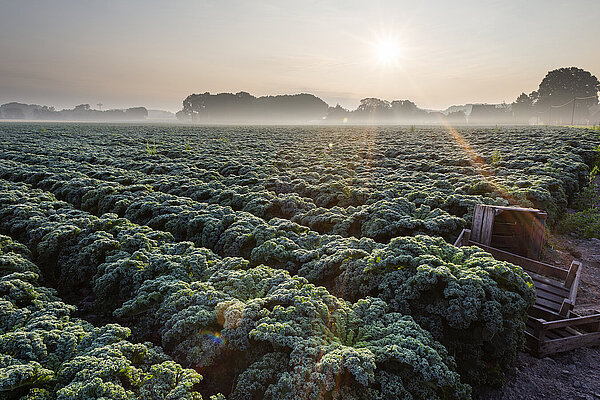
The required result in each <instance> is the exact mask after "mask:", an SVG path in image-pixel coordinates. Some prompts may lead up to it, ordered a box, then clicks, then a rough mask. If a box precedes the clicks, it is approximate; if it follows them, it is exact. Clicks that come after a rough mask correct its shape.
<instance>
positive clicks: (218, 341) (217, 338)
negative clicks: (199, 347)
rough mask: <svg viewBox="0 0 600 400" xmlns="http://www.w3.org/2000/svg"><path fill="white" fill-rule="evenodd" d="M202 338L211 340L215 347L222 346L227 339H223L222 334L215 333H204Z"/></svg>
mask: <svg viewBox="0 0 600 400" xmlns="http://www.w3.org/2000/svg"><path fill="white" fill-rule="evenodd" d="M201 334H202V336H203V337H205V338H207V339H209V340H210V341H211V342H213V343H214V344H215V345H222V344H224V343H225V339H223V338H222V337H221V333H219V332H213V331H202V332H201Z"/></svg>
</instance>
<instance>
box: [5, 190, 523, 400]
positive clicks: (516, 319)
mask: <svg viewBox="0 0 600 400" xmlns="http://www.w3.org/2000/svg"><path fill="white" fill-rule="evenodd" d="M1 193H2V197H1V198H0V217H1V220H2V223H1V224H0V228H1V229H3V230H4V231H7V232H10V234H11V235H12V236H14V237H18V238H20V239H21V240H23V241H24V242H26V243H28V245H29V246H30V248H32V249H35V250H36V253H37V255H36V257H37V259H38V261H39V263H40V265H43V266H44V270H47V271H48V272H49V275H48V279H54V280H55V281H56V282H58V283H57V286H58V287H59V289H60V290H61V291H63V292H73V291H75V292H77V290H79V291H82V290H83V292H82V293H81V295H82V296H83V295H86V293H85V289H82V288H85V287H86V286H87V287H88V288H90V289H91V291H92V292H93V294H94V297H95V301H94V303H95V305H94V307H95V310H96V312H100V311H103V312H104V314H107V315H108V314H110V313H111V312H113V311H114V312H115V314H116V315H118V316H119V317H120V318H123V319H124V320H128V321H129V322H130V323H131V324H132V325H135V326H136V327H137V328H136V329H134V332H145V333H146V334H148V332H159V333H160V338H159V340H160V341H161V343H162V345H163V347H164V349H165V351H166V352H167V353H168V354H170V355H172V356H173V357H175V359H176V360H177V361H179V362H182V363H183V364H184V365H188V366H189V365H191V364H190V363H196V364H194V366H196V367H202V368H206V370H205V369H201V372H202V374H203V375H205V376H206V375H208V376H209V378H210V379H208V381H209V382H218V379H217V378H215V377H214V376H213V375H212V374H214V373H216V372H215V371H214V370H213V369H212V368H208V367H214V368H224V369H225V370H226V372H228V374H225V375H224V376H226V377H227V378H228V379H229V381H228V383H229V384H231V377H232V375H234V376H237V380H236V381H237V382H239V379H241V378H240V376H242V375H243V376H246V375H244V373H245V372H241V371H246V369H244V368H250V369H252V368H254V367H257V365H255V364H254V363H259V364H260V362H259V361H258V360H259V359H262V357H263V356H265V357H266V353H264V352H265V351H267V350H266V348H268V349H270V350H273V349H280V348H282V349H284V350H285V351H284V350H282V351H283V352H284V353H285V352H288V354H287V355H286V356H285V357H287V358H285V357H284V356H283V355H281V356H277V357H284V358H280V359H279V361H280V362H283V363H284V364H285V363H287V364H288V365H290V367H293V368H292V369H293V370H294V371H296V372H299V371H300V370H299V369H298V368H299V367H298V365H297V364H295V362H301V363H302V365H304V364H305V363H307V362H308V360H307V359H306V357H307V355H306V354H305V353H302V355H300V354H297V353H298V352H300V350H299V348H298V350H297V351H296V349H297V347H298V346H300V347H302V349H303V350H302V352H308V353H310V354H319V353H320V354H323V352H325V353H327V352H326V351H325V348H327V349H330V348H331V351H334V350H335V351H334V353H335V354H336V356H335V357H334V356H333V355H332V356H331V357H332V360H330V361H332V362H333V359H336V360H337V361H336V362H340V363H341V364H340V365H347V363H349V362H350V361H348V360H346V361H343V360H345V357H346V356H348V357H350V359H352V360H355V361H357V362H358V360H356V359H355V356H350V355H349V354H348V355H344V354H346V353H345V352H346V351H349V352H351V353H352V352H355V351H358V350H356V349H357V348H360V349H363V345H364V346H366V347H365V348H368V349H370V352H371V353H369V354H368V357H367V358H369V357H371V359H372V360H374V361H373V362H372V363H371V365H373V366H376V367H377V368H376V369H375V370H373V371H379V372H383V371H386V370H387V369H388V368H391V370H390V371H396V368H397V365H396V363H397V360H396V361H393V360H390V359H389V357H393V356H394V355H393V354H397V353H395V352H392V353H391V354H390V353H389V351H390V349H391V348H386V350H385V351H386V352H388V353H386V356H385V359H381V362H377V359H378V358H377V357H379V356H376V355H371V354H375V353H377V354H380V353H378V352H377V351H376V350H377V349H378V348H379V347H378V346H382V344H383V343H386V342H387V341H388V339H385V340H384V338H383V337H382V336H381V335H383V334H386V333H385V332H388V333H387V334H386V335H392V333H393V336H394V337H400V338H402V337H404V339H402V340H400V339H398V340H400V343H398V342H395V341H393V340H392V342H391V344H390V346H392V347H393V346H396V347H397V346H400V348H402V346H406V345H405V344H404V342H403V341H404V340H408V339H406V337H405V336H403V335H402V334H401V332H403V330H401V329H399V327H398V326H397V324H400V323H401V324H409V325H410V329H409V330H411V331H413V333H412V334H411V335H412V336H411V337H413V339H411V341H414V338H417V337H420V336H421V335H424V336H423V339H419V340H422V341H425V342H427V343H435V342H432V340H433V338H431V336H429V335H430V334H433V337H435V338H439V339H440V340H442V342H443V343H444V345H445V346H446V347H448V349H449V351H451V352H455V353H457V361H458V370H459V371H460V372H461V374H463V376H464V379H467V380H470V381H477V380H479V381H485V380H486V379H490V378H491V377H492V376H489V375H493V373H492V374H489V371H486V369H485V368H483V367H484V366H492V365H496V370H495V372H498V370H500V369H504V368H506V365H508V364H509V363H510V361H511V358H513V359H514V356H515V354H516V351H517V349H518V348H519V346H520V345H521V344H522V340H523V337H522V329H523V324H524V320H525V314H524V313H525V309H526V308H527V307H528V305H529V304H530V303H531V301H532V300H533V291H532V289H531V282H530V281H529V279H528V278H527V276H526V275H525V274H524V273H523V271H522V270H520V268H517V267H514V266H512V265H510V264H507V263H502V262H497V261H494V260H493V259H492V258H491V257H490V256H489V255H487V254H486V253H484V252H482V251H481V250H479V249H477V248H467V249H456V248H454V247H453V246H449V245H447V244H446V243H445V242H444V241H443V240H441V239H433V238H429V237H416V238H399V239H397V240H395V241H392V242H391V243H390V244H389V245H386V246H384V245H377V244H376V243H375V242H372V241H371V245H372V246H376V247H377V246H379V248H377V249H371V251H370V252H369V251H367V250H368V249H360V248H356V249H348V251H346V252H341V253H338V254H337V256H338V257H343V259H341V260H339V265H340V266H342V267H344V268H352V269H353V273H352V274H346V275H344V277H343V278H342V279H341V280H340V284H341V285H346V284H347V285H348V286H354V287H359V291H361V290H362V291H361V292H360V293H361V295H363V294H370V293H375V294H377V295H378V298H375V297H370V296H369V295H364V296H363V297H361V299H359V300H358V301H357V302H355V303H354V304H351V303H348V302H346V301H344V300H341V299H339V298H336V297H334V296H332V295H330V294H329V293H328V292H327V291H326V290H325V289H323V288H318V287H316V286H313V285H312V284H309V283H308V282H307V281H306V280H305V279H304V278H301V277H290V275H289V274H288V273H287V272H285V271H281V270H277V269H272V268H270V267H266V266H257V267H251V268H250V267H249V266H248V265H247V262H245V261H244V260H242V259H223V260H221V259H219V258H218V256H216V255H214V254H213V253H212V252H210V251H208V250H206V249H196V248H195V247H194V246H193V245H192V244H191V243H185V242H182V243H178V242H176V241H174V240H173V237H172V236H171V235H168V234H165V233H160V232H157V231H152V230H151V229H150V228H147V227H142V226H138V225H134V224H131V223H130V222H128V221H127V220H124V219H118V218H116V216H113V215H110V214H108V215H105V216H103V217H102V218H97V217H93V216H91V215H89V214H87V213H85V212H82V211H79V210H76V209H73V208H72V207H71V206H70V205H68V204H66V203H64V202H60V201H57V200H56V199H54V197H53V196H52V195H50V194H48V193H45V192H41V191H39V190H33V189H31V188H29V187H28V186H27V185H24V184H14V183H8V182H3V183H2V191H1ZM352 240H354V241H355V244H357V245H359V246H360V242H363V243H364V242H365V241H368V240H367V239H363V240H362V241H357V240H356V239H352ZM53 271H55V275H56V274H58V277H56V276H55V277H54V278H52V276H53V275H52V274H53ZM340 277H342V275H340V276H339V277H338V278H340ZM344 281H345V282H344ZM315 302H316V303H317V304H314V303H315ZM311 304H313V305H311ZM307 307H308V308H307ZM365 307H366V309H365V310H367V309H368V315H366V316H364V314H361V313H360V312H359V310H362V309H363V308H365ZM230 308H231V309H230ZM337 309H342V311H339V312H340V313H342V314H343V315H345V317H343V318H344V320H345V321H347V320H348V319H351V320H352V321H354V322H353V324H352V325H351V326H352V327H351V328H348V327H347V326H346V325H347V323H348V322H343V323H342V324H343V325H344V328H343V329H342V328H341V327H340V328H336V327H335V324H333V325H332V323H333V322H332V321H333V320H334V319H337V318H342V317H341V316H335V315H337V314H336V312H335V311H336V310H337ZM311 310H312V311H311ZM351 310H353V311H351ZM375 310H378V311H375ZM361 312H362V311H361ZM365 312H367V311H365ZM398 312H400V313H401V314H410V315H412V316H413V317H414V319H415V320H417V322H419V324H420V325H421V326H423V327H424V328H426V329H428V330H430V331H431V333H425V331H423V330H422V329H421V328H419V327H418V325H416V324H415V323H414V322H412V319H410V318H408V317H402V316H401V315H400V314H398ZM307 313H308V314H307ZM315 313H316V314H315ZM323 313H325V314H323ZM348 313H350V315H349V316H348ZM373 313H375V314H373ZM332 314H335V315H332ZM355 314H358V315H363V319H360V318H358V317H356V316H355ZM227 315H231V318H232V320H231V321H230V323H228V322H227V321H228V320H227ZM323 318H324V320H323ZM407 318H408V319H407ZM382 319H383V320H385V321H387V322H385V323H384V322H383V321H381V320H382ZM406 321H409V322H406ZM373 324H374V325H373ZM390 324H393V325H394V328H393V329H392V328H389V329H388V328H385V327H386V326H388V325H390ZM369 326H371V327H372V330H373V332H371V333H369V334H368V335H367V337H369V338H371V339H372V340H373V341H374V342H373V343H375V342H376V343H378V345H377V346H375V345H374V346H373V347H369V346H370V345H369V343H370V340H371V339H369V341H366V342H365V340H366V339H365V338H364V337H362V339H360V340H359V339H357V335H358V336H359V337H360V336H361V332H363V331H361V329H362V330H368V327H369ZM332 329H333V331H332ZM338 329H339V330H338ZM406 329H408V327H407V328H406ZM263 330H264V331H263ZM415 330H416V331H415ZM415 332H417V333H418V334H417V333H415ZM340 335H341V336H340ZM398 335H399V336H398ZM302 337H304V339H301V338H302ZM348 337H352V338H353V339H352V340H350V341H348V340H349V339H348ZM292 338H293V339H292ZM428 338H431V339H428ZM149 339H152V338H149ZM154 340H156V338H154ZM221 341H222V344H224V345H222V346H216V345H215V343H217V344H219V343H221ZM323 341H325V342H324V343H323ZM332 341H333V342H332ZM315 342H318V343H320V345H319V346H321V347H317V348H314V346H315V344H314V343H315ZM308 343H312V344H311V346H313V347H310V346H309V344H308ZM334 344H335V346H334ZM340 344H344V345H343V346H346V347H348V346H349V347H350V349H347V348H346V347H343V349H342V350H340V347H339V346H338V345H340ZM322 346H325V347H322ZM331 346H333V347H331ZM422 346H423V345H422V344H419V345H418V348H419V349H421V350H423V347H422ZM427 346H434V345H433V344H428V345H427ZM434 347H435V346H434ZM383 348H385V346H383V347H382V349H383ZM259 349H262V350H260V351H259ZM442 349H444V348H443V347H441V348H436V351H435V353H437V354H438V356H436V357H442V359H447V355H446V356H444V355H443V354H442V355H439V354H441V353H440V352H442ZM459 349H460V351H458V350H459ZM413 350H414V351H416V350H415V349H413ZM421 350H419V352H420V351H421ZM290 351H291V353H290ZM361 351H363V350H361ZM232 352H233V353H232ZM240 352H242V354H243V356H239V357H237V356H236V357H233V354H238V355H239V353H240ZM261 352H262V353H261ZM257 353H258V354H257ZM352 354H353V353H352ZM380 355H381V356H382V357H383V354H380ZM338 356H339V357H341V358H339V357H338ZM245 357H250V359H246V358H245ZM255 357H258V358H255ZM273 357H275V356H273ZM277 357H275V358H277ZM289 357H291V358H289ZM295 357H300V358H295ZM411 357H414V356H411ZM268 358H269V360H271V356H269V357H268ZM359 359H360V360H361V361H360V362H361V363H364V362H365V360H364V359H363V358H360V357H359ZM227 360H236V361H235V362H234V361H231V362H229V363H228V361H227ZM242 360H246V361H242ZM283 360H285V361H283ZM294 360H296V361H294ZM448 360H450V361H448ZM448 360H447V361H444V364H445V365H447V367H444V368H445V369H444V370H447V371H448V372H447V373H444V374H446V375H447V374H450V375H448V379H450V376H451V371H450V370H451V369H452V368H451V366H452V365H451V364H452V362H451V359H448ZM261 362H262V363H263V364H264V362H266V361H264V360H263V361H261ZM315 362H316V363H317V364H318V362H317V361H316V360H313V361H312V362H311V363H309V364H310V365H312V366H310V367H308V366H307V368H309V369H310V371H312V372H311V374H312V373H314V372H315V370H314V368H317V369H319V368H322V366H321V367H320V366H316V364H314V363H315ZM415 362H417V361H415ZM239 363H242V364H244V366H243V367H242V366H241V365H239ZM232 364H233V365H232ZM263 364H261V365H263ZM252 365H254V367H252ZM319 365H320V364H319ZM392 365H396V366H395V367H392ZM419 365H421V364H419ZM290 367H288V369H289V368H290ZM331 368H333V366H331ZM340 368H341V366H338V367H335V368H334V369H337V370H338V371H340V373H341V374H342V375H344V376H347V377H354V378H353V379H354V380H350V381H352V382H354V383H352V384H349V385H350V386H352V387H354V385H358V386H357V387H361V385H364V386H368V387H376V388H377V390H379V391H381V390H384V388H383V386H381V381H378V380H377V379H378V378H377V376H379V375H378V373H375V372H373V373H374V374H375V375H374V376H375V378H374V380H373V378H365V376H363V375H361V374H359V373H358V372H356V371H355V370H354V368H355V367H353V366H351V365H347V368H348V370H344V369H343V368H342V369H340ZM411 368H413V369H412V372H411V374H417V375H419V374H425V372H424V371H420V370H418V368H421V367H417V366H415V365H413V366H412V367H411ZM436 368H438V367H436ZM448 368H450V369H448ZM409 369H410V368H409ZM211 371H212V373H211ZM303 371H304V372H303V373H308V372H307V371H306V370H303ZM344 371H346V372H344ZM352 371H354V372H352ZM369 371H371V370H369ZM369 371H367V372H365V373H366V374H367V375H366V376H368V377H370V376H371V375H370V374H371V373H370V372H369ZM440 371H441V370H440ZM355 372H356V373H355ZM363 372H364V371H363ZM253 373H258V372H257V371H254V372H253ZM290 373H291V372H290ZM403 373H404V372H403ZM248 374H250V372H248ZM217 375H218V376H221V375H220V374H217ZM384 375H386V376H387V373H386V374H384ZM428 376H429V377H430V378H431V379H434V378H433V377H431V376H430V375H428ZM288 377H289V376H288ZM251 378H252V379H258V377H257V376H252V377H251ZM296 378H298V376H296ZM388 378H389V376H388ZM248 379H250V377H248ZM269 379H271V378H269ZM321 379H324V378H323V376H321ZM382 379H383V378H382ZM386 379H387V378H386ZM418 379H420V380H423V379H424V378H423V377H420V378H418ZM438 379H440V378H439V377H436V378H435V379H434V380H435V381H436V382H439V380H438ZM452 379H458V378H456V377H455V378H452ZM425 381H429V382H430V381H431V380H430V379H425ZM369 382H370V383H369ZM404 382H405V383H404V384H402V385H401V386H402V387H404V388H406V386H407V383H406V381H404ZM448 382H449V381H448ZM453 382H454V383H452V384H450V383H448V385H451V386H452V385H454V388H455V390H457V392H456V393H458V392H460V391H461V390H463V389H464V388H463V389H460V390H459V389H458V388H459V386H460V385H459V383H458V381H457V380H455V381H453ZM371 384H373V385H374V386H371ZM216 385H217V387H218V388H219V391H223V392H226V390H222V389H223V386H219V385H218V384H216ZM456 385H458V386H456ZM238 386H239V384H238ZM238 386H236V387H235V388H234V390H233V392H234V393H237V392H236V390H238V389H236V388H238ZM425 386H426V387H429V386H430V385H428V384H425ZM439 386H440V385H437V386H436V387H438V388H439ZM441 386H443V385H441ZM328 387H329V386H328ZM461 387H462V386H461ZM225 389H226V388H225ZM263 389H264V388H263ZM364 389H365V388H364V387H363V388H362V390H364ZM239 390H242V389H241V387H240V389H239ZM273 390H274V389H273ZM311 390H312V389H311ZM327 390H332V388H331V387H329V389H327ZM357 390H358V389H357ZM407 390H408V389H407ZM415 390H416V389H415ZM418 390H419V391H420V390H424V389H423V388H419V389H418ZM431 390H434V389H431ZM435 390H438V389H435ZM359 391H360V390H359ZM365 393H367V392H365ZM369 393H370V392H369ZM373 393H375V392H373ZM382 393H385V391H384V392H382ZM430 395H431V393H430ZM236 396H237V395H236ZM240 396H241V397H235V396H234V398H245V397H243V396H242V395H240ZM420 396H422V394H419V395H417V396H416V397H417V398H427V396H426V397H420Z"/></svg>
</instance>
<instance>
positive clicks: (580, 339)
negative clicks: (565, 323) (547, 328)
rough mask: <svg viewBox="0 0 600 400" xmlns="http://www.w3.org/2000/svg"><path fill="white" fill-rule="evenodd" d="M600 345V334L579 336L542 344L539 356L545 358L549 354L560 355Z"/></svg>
mask: <svg viewBox="0 0 600 400" xmlns="http://www.w3.org/2000/svg"><path fill="white" fill-rule="evenodd" d="M598 344H600V332H594V333H587V334H583V335H579V336H572V337H566V338H562V339H555V340H550V341H545V342H542V343H540V345H539V350H538V354H539V355H540V356H541V357H543V356H545V355H548V354H554V353H560V352H563V351H568V350H573V349H576V348H579V347H586V346H595V345H598Z"/></svg>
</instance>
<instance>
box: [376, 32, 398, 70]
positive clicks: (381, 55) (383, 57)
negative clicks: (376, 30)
mask: <svg viewBox="0 0 600 400" xmlns="http://www.w3.org/2000/svg"><path fill="white" fill-rule="evenodd" d="M372 46H373V54H374V55H375V58H376V59H377V62H378V63H379V64H380V65H382V66H393V65H397V64H398V59H399V57H400V53H401V51H400V50H401V49H400V44H399V43H398V41H397V40H395V39H393V38H380V39H378V40H377V41H375V42H374V43H373V45H372Z"/></svg>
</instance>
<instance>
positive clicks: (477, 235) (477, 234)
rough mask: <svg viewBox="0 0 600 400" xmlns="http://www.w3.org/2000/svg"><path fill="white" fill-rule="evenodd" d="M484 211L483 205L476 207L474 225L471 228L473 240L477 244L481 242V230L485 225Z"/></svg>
mask: <svg viewBox="0 0 600 400" xmlns="http://www.w3.org/2000/svg"><path fill="white" fill-rule="evenodd" d="M483 211H484V208H483V206H482V205H481V204H476V205H475V210H473V224H472V227H471V240H474V241H476V242H479V241H481V240H480V239H481V229H482V224H483Z"/></svg>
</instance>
